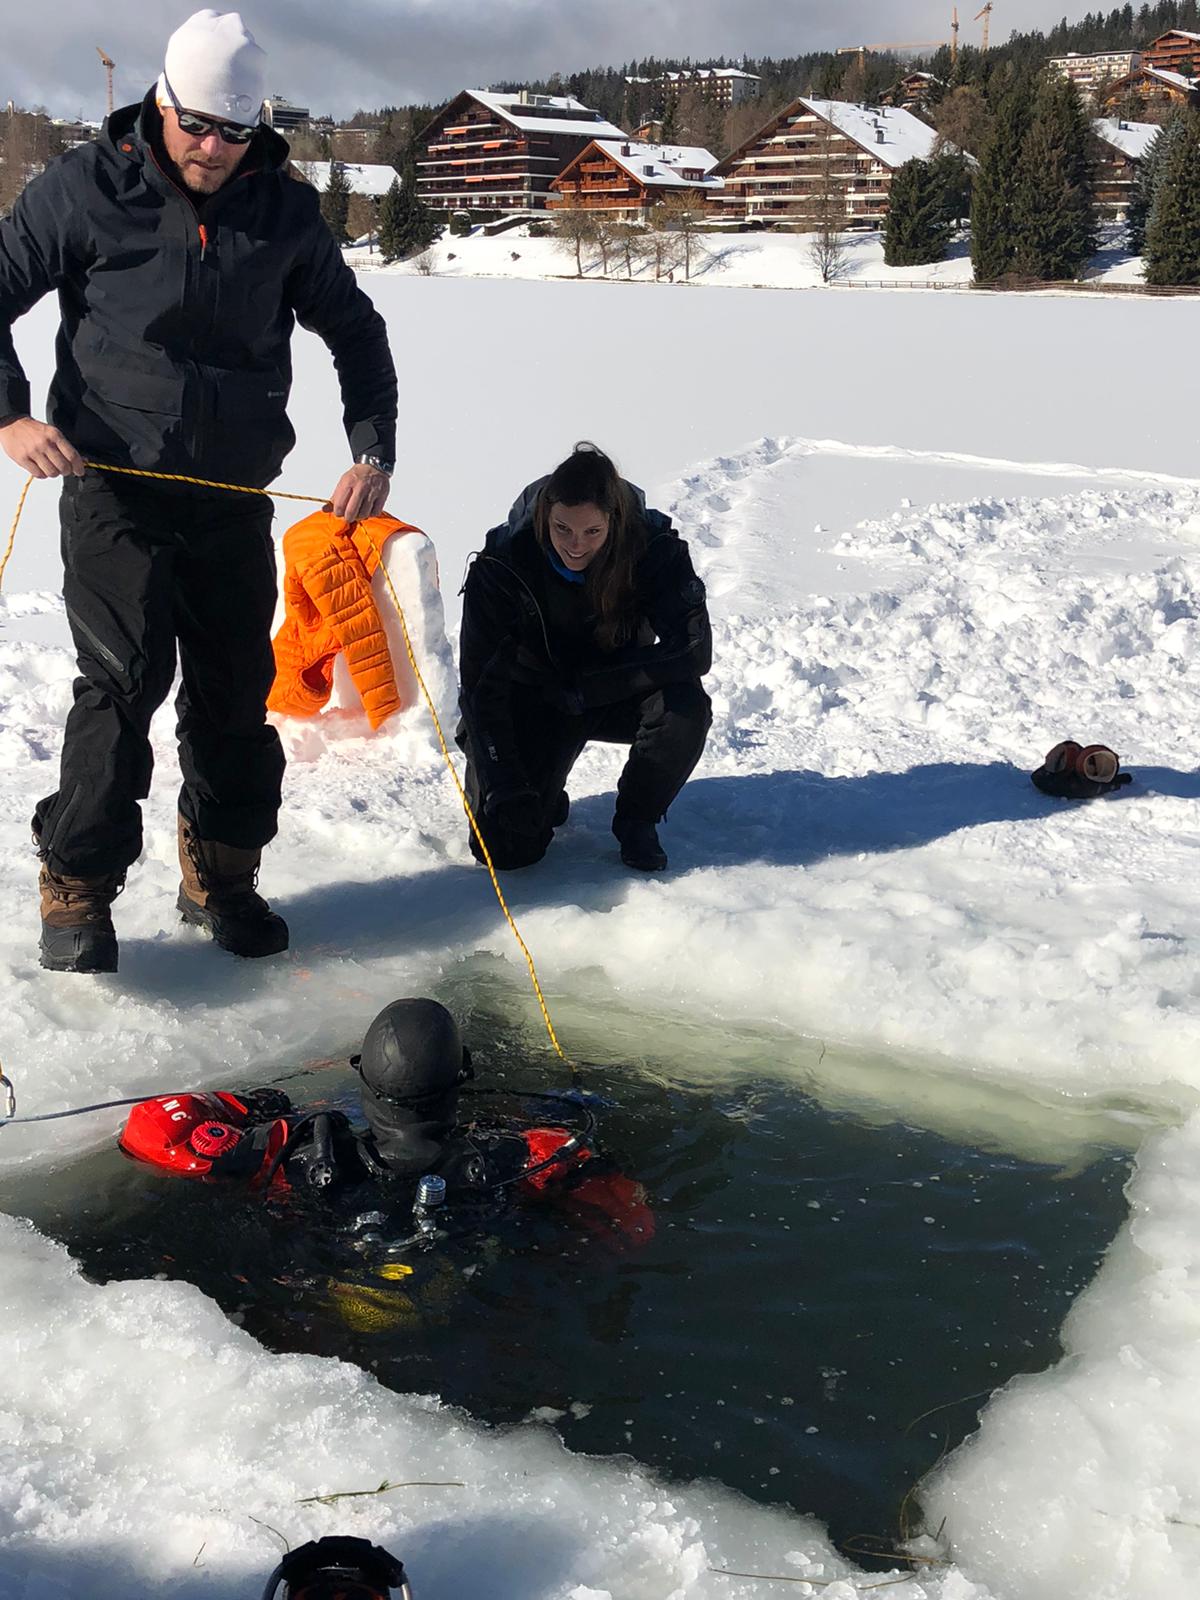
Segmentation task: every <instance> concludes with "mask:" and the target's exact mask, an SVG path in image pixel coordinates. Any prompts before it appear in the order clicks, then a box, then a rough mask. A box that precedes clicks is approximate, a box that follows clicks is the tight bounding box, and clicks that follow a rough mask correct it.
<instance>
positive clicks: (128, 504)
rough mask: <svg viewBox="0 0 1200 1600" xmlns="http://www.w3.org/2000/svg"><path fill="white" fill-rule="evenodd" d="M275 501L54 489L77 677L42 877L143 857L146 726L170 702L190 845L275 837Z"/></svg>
mask: <svg viewBox="0 0 1200 1600" xmlns="http://www.w3.org/2000/svg"><path fill="white" fill-rule="evenodd" d="M272 510H273V508H272V505H271V502H270V501H269V500H267V499H264V498H262V497H261V496H258V495H254V496H251V495H238V494H231V493H230V492H228V491H219V490H204V489H196V488H192V487H190V486H188V485H185V484H149V483H144V482H138V481H136V480H129V479H120V478H117V477H106V476H104V475H103V474H101V473H98V472H97V473H89V474H88V476H87V477H86V478H68V479H67V480H66V482H65V484H64V487H63V493H62V503H61V518H62V553H63V566H64V577H63V598H64V599H65V601H66V608H67V617H68V620H69V622H70V625H71V634H72V637H73V639H74V642H75V651H76V656H77V659H78V666H79V673H80V676H79V677H78V678H77V679H76V680H75V703H74V705H73V706H72V708H71V711H70V713H69V715H68V717H67V726H66V733H65V736H64V740H63V751H62V766H61V770H60V775H59V784H58V790H57V792H56V793H55V794H52V795H49V796H47V798H46V799H45V800H43V801H41V803H40V804H39V805H38V807H37V810H36V812H35V813H34V818H33V829H34V834H35V835H36V837H37V839H38V849H39V853H40V854H41V855H42V856H43V857H44V859H45V860H46V862H47V864H48V866H49V867H50V869H51V871H53V872H56V873H59V874H61V875H65V876H70V877H80V878H92V877H104V876H108V875H110V874H117V873H120V872H123V871H124V870H125V869H126V868H127V867H129V866H130V865H131V864H132V863H133V862H134V861H136V860H137V858H138V856H139V855H140V854H141V849H142V817H141V808H140V807H139V805H138V802H139V801H140V800H144V799H145V798H146V796H147V795H148V794H149V792H150V774H151V770H152V767H153V756H152V753H151V749H150V740H149V731H150V719H151V718H152V717H153V715H154V713H155V711H156V710H157V709H158V707H159V706H160V705H162V703H163V701H164V700H165V699H166V697H167V694H168V693H169V691H170V688H171V684H172V682H173V681H174V678H175V666H176V652H177V650H178V660H179V666H180V670H181V680H182V681H181V683H180V688H179V693H178V695H177V696H176V699H175V709H176V713H177V719H178V720H177V726H176V733H177V735H178V738H179V759H180V766H181V768H182V772H183V787H182V789H181V791H180V796H179V809H180V811H181V813H182V814H183V815H184V816H185V817H186V818H187V819H188V821H189V822H191V823H192V824H193V825H194V827H195V829H196V831H197V833H198V834H199V835H200V837H201V838H202V839H210V840H213V841H215V842H217V843H220V844H228V845H235V846H237V847H239V848H241V849H254V848H256V847H258V846H260V845H264V844H266V843H267V841H268V840H269V839H271V838H273V837H274V834H275V829H276V821H277V817H278V812H279V802H280V790H281V787H282V782H283V767H284V758H283V750H282V747H281V745H280V743H279V736H278V734H277V733H276V732H275V730H274V728H271V727H268V726H267V723H266V699H267V695H268V693H269V691H270V688H271V683H272V680H273V677H274V671H275V664H274V658H273V654H272V650H271V622H272V618H273V616H274V611H275V601H276V592H277V591H276V582H275V551H274V546H273V544H272V542H271V516H272Z"/></svg>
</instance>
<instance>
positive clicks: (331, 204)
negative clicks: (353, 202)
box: [321, 161, 350, 244]
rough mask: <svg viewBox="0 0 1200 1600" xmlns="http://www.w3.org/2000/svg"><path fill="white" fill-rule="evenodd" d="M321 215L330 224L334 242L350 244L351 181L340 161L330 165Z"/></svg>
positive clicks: (322, 198) (322, 199) (322, 197)
mask: <svg viewBox="0 0 1200 1600" xmlns="http://www.w3.org/2000/svg"><path fill="white" fill-rule="evenodd" d="M321 215H322V216H323V217H324V218H325V221H326V222H327V223H328V225H329V231H330V233H331V234H332V235H333V237H334V240H335V241H336V242H337V243H338V244H349V243H350V235H349V233H348V232H347V231H346V219H347V218H348V217H349V215H350V180H349V178H347V176H346V169H345V167H344V166H343V165H342V163H341V162H340V161H331V162H330V164H329V182H328V184H327V185H326V188H325V192H324V194H322V196H321Z"/></svg>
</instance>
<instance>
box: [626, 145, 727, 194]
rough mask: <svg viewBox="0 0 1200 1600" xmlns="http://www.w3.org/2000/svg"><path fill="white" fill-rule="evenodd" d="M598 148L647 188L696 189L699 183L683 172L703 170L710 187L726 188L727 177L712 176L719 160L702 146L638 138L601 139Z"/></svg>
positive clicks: (702, 172)
mask: <svg viewBox="0 0 1200 1600" xmlns="http://www.w3.org/2000/svg"><path fill="white" fill-rule="evenodd" d="M595 142H596V146H597V148H598V149H600V150H603V151H604V154H605V155H606V156H609V157H611V158H612V160H613V161H615V162H616V163H617V165H618V166H621V167H624V168H625V171H626V172H628V173H629V174H630V175H631V176H632V177H635V178H636V179H637V180H638V182H639V183H644V184H645V185H646V186H647V188H661V189H694V188H696V187H697V181H696V179H694V178H684V177H683V176H682V173H684V172H692V171H697V170H698V171H699V172H700V173H701V174H702V175H703V176H702V178H701V179H700V181H701V182H702V183H703V184H704V186H705V187H706V188H713V189H722V188H724V186H725V180H724V179H723V178H714V177H712V176H711V173H712V169H713V168H714V167H715V166H716V164H717V158H716V156H714V155H713V153H712V151H711V150H705V149H703V148H702V147H701V146H700V145H678V144H645V143H642V142H640V141H639V140H637V139H597V140H596V141H595Z"/></svg>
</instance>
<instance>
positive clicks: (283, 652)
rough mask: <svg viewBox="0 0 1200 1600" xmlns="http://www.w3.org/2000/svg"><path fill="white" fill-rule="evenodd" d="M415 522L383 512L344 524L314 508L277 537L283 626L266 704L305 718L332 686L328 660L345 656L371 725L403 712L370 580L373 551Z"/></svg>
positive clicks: (319, 705)
mask: <svg viewBox="0 0 1200 1600" xmlns="http://www.w3.org/2000/svg"><path fill="white" fill-rule="evenodd" d="M419 532H420V529H419V528H414V527H412V526H411V525H410V524H409V523H407V522H400V521H398V520H397V518H395V517H389V516H387V515H386V514H384V515H381V516H378V517H369V518H368V519H367V520H366V521H365V522H343V520H342V519H341V517H335V516H334V514H333V512H332V511H314V512H313V514H312V515H311V516H309V517H305V518H304V520H303V521H302V522H297V523H295V524H294V525H293V526H292V527H290V528H289V529H288V531H287V532H286V533H285V534H284V536H283V560H284V574H283V600H284V606H285V610H286V615H285V617H284V621H283V625H282V627H281V628H280V629H279V632H278V633H277V634H276V635H275V638H274V641H273V642H274V646H275V682H274V684H273V685H272V688H271V693H270V695H269V697H268V699H267V705H268V707H269V709H270V710H272V711H278V712H282V713H283V714H284V715H286V716H291V717H311V716H315V715H316V713H317V712H318V711H320V710H321V709H322V707H324V706H325V705H326V704H327V703H328V701H329V696H330V694H331V693H332V692H333V663H334V662H335V660H336V659H337V657H338V656H339V654H341V655H344V656H345V658H346V665H347V666H348V667H349V669H350V676H351V678H352V679H353V682H354V687H355V689H357V691H358V693H359V696H360V697H361V699H362V703H363V709H364V710H365V711H366V713H367V717H368V719H369V720H370V723H371V727H372V728H378V727H379V725H380V723H381V722H383V721H384V720H385V719H386V718H387V717H390V716H391V715H392V713H393V712H394V711H402V710H403V709H404V707H405V701H404V699H403V698H402V696H401V694H400V691H399V689H398V687H397V684H396V674H395V671H394V669H393V666H392V658H391V654H390V653H389V651H388V644H387V635H386V634H385V633H384V629H383V621H382V619H381V618H380V615H379V610H378V607H377V606H376V604H375V598H374V596H373V594H372V593H371V578H372V575H373V574H374V572H375V570H376V568H377V567H378V566H379V553H380V552H382V550H383V547H384V545H385V543H386V542H387V540H388V539H390V538H391V537H392V536H393V535H394V534H398V533H419Z"/></svg>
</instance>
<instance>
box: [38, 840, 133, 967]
mask: <svg viewBox="0 0 1200 1600" xmlns="http://www.w3.org/2000/svg"><path fill="white" fill-rule="evenodd" d="M124 887H125V874H124V873H123V872H119V873H116V874H115V875H113V876H110V877H107V878H67V877H63V876H60V875H59V874H58V873H57V872H51V870H50V868H49V867H48V866H47V865H46V864H45V862H43V863H42V869H41V872H40V873H39V874H38V888H39V890H40V891H41V896H42V937H41V941H40V943H39V945H38V959H39V960H40V961H41V963H42V966H44V967H45V968H46V969H47V970H48V971H50V972H115V971H116V970H117V935H116V930H115V929H114V928H113V924H112V903H113V901H114V900H115V899H116V898H117V896H118V895H119V894H120V892H121V890H122V889H123V888H124Z"/></svg>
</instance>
